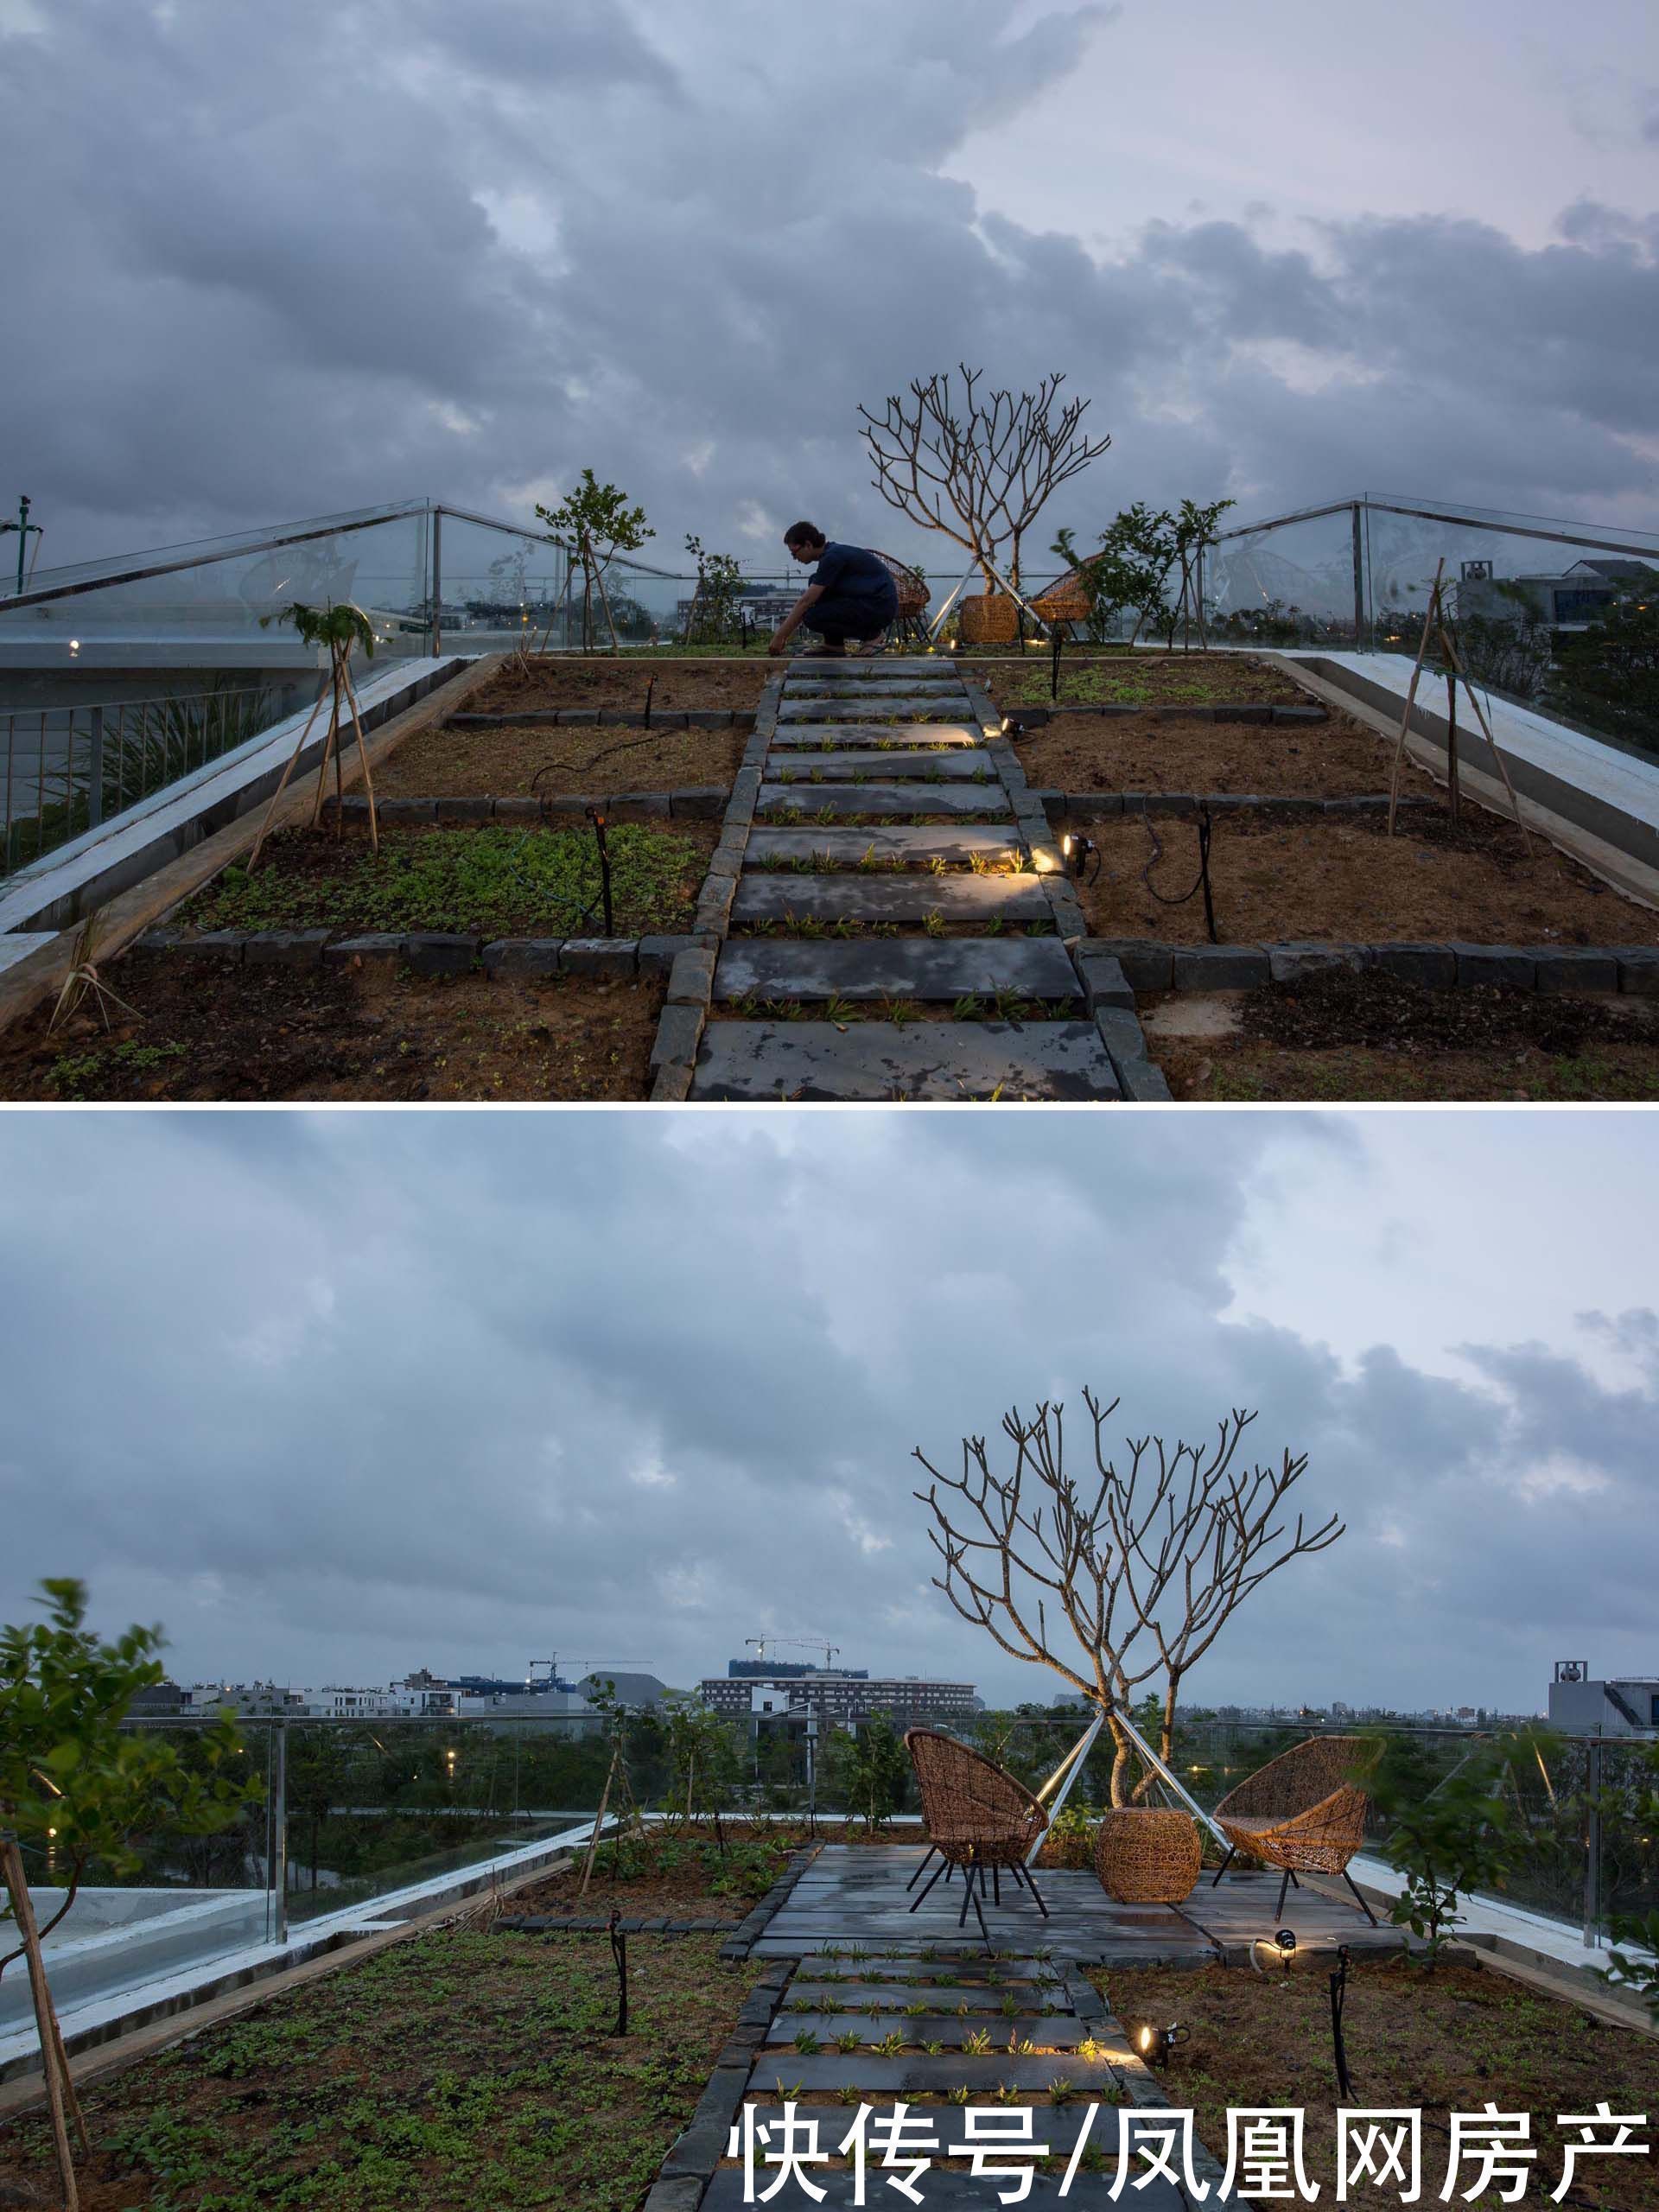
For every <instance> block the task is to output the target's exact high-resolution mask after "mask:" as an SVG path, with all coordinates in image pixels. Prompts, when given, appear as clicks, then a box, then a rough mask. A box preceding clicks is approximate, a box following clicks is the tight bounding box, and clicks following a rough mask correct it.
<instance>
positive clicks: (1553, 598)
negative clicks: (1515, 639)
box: [1458, 556, 1659, 630]
mask: <svg viewBox="0 0 1659 2212" xmlns="http://www.w3.org/2000/svg"><path fill="white" fill-rule="evenodd" d="M1481 569H1485V570H1486V571H1487V573H1486V574H1484V575H1481V574H1479V573H1472V574H1471V571H1476V572H1478V571H1479V570H1481ZM1656 587H1659V569H1653V568H1650V567H1649V565H1648V563H1646V562H1645V561H1618V560H1609V559H1606V558H1605V557H1602V556H1597V557H1596V558H1595V559H1593V560H1588V561H1575V562H1574V563H1573V566H1572V567H1571V568H1570V569H1567V570H1566V571H1565V573H1564V574H1562V575H1555V576H1510V577H1507V578H1505V579H1503V581H1502V582H1500V581H1499V580H1498V579H1497V577H1496V576H1494V575H1491V563H1490V562H1478V561H1471V562H1466V563H1465V567H1464V575H1463V580H1462V584H1461V588H1460V590H1459V600H1458V611H1459V613H1460V614H1468V615H1481V616H1485V617H1487V618H1489V619H1491V620H1497V621H1501V622H1513V621H1514V620H1515V619H1516V615H1517V614H1519V613H1522V612H1523V611H1524V612H1526V613H1531V614H1534V615H1535V616H1536V617H1537V619H1538V620H1540V621H1541V622H1548V624H1549V625H1550V626H1551V627H1552V628H1554V629H1557V630H1582V629H1586V628H1588V626H1589V625H1590V624H1591V623H1592V622H1599V621H1600V620H1601V619H1602V617H1603V616H1604V615H1605V613H1606V612H1607V610H1608V608H1609V607H1611V606H1612V605H1613V603H1614V601H1616V600H1618V599H1619V598H1622V597H1623V596H1624V595H1625V594H1628V593H1631V592H1636V591H1642V590H1646V589H1651V588H1656ZM1517 594H1518V595H1519V596H1518V599H1517V596H1516V595H1517Z"/></svg>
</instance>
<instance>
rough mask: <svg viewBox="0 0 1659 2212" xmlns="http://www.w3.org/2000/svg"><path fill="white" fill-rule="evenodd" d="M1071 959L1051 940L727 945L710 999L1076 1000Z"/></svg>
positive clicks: (749, 941)
mask: <svg viewBox="0 0 1659 2212" xmlns="http://www.w3.org/2000/svg"><path fill="white" fill-rule="evenodd" d="M1081 989H1082V987H1081V985H1080V984H1079V982H1078V981H1077V971H1076V969H1074V968H1073V967H1072V965H1071V956H1070V955H1069V954H1068V953H1067V951H1066V950H1065V947H1064V946H1063V945H1062V944H1060V943H1059V941H1058V938H1012V939H1010V938H884V939H882V940H880V941H879V942H877V943H874V944H864V943H858V942H855V943H851V944H842V943H839V942H826V941H824V940H823V939H817V940H809V941H801V940H794V941H786V942H779V940H777V939H774V938H735V939H732V940H728V943H727V944H725V945H724V946H722V948H721V954H720V957H719V960H718V961H717V963H716V964H715V998H716V999H718V1000H721V1001H727V1002H729V1001H731V1000H733V999H741V998H744V997H747V995H748V994H749V993H750V992H752V991H753V992H756V993H758V994H759V995H760V997H762V998H768V999H813V998H820V999H822V998H831V997H836V996H840V997H842V998H847V999H929V1000H951V999H959V998H962V997H964V996H967V995H974V996H976V997H982V996H988V995H990V994H992V993H993V992H996V991H1014V992H1017V993H1018V994H1019V995H1020V997H1021V998H1027V999H1072V998H1077V997H1078V996H1079V995H1081Z"/></svg>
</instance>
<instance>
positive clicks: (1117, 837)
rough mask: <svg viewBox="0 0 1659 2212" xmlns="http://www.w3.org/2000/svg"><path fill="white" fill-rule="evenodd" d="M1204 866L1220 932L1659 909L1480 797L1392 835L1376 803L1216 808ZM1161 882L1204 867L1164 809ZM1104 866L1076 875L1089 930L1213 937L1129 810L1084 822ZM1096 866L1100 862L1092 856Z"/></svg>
mask: <svg viewBox="0 0 1659 2212" xmlns="http://www.w3.org/2000/svg"><path fill="white" fill-rule="evenodd" d="M1213 818H1214V823H1215V831H1214V842H1213V843H1212V845H1211V855H1210V871H1211V884H1212V886H1213V892H1214V900H1215V909H1216V922H1217V930H1218V931H1219V933H1220V936H1221V938H1222V940H1223V942H1224V943H1225V942H1231V943H1235V944H1239V943H1255V944H1260V943H1263V942H1274V943H1281V942H1284V941H1287V940H1295V939H1303V940H1313V941H1318V942H1321V943H1329V942H1331V941H1332V940H1333V939H1344V940H1353V941H1357V942H1361V943H1370V944H1377V943H1382V942H1383V941H1385V940H1389V939H1395V940H1399V939H1405V940H1410V941H1423V940H1430V941H1442V940H1446V939H1460V940H1464V941H1466V942H1469V943H1472V944H1552V943H1555V944H1563V945H1587V944H1596V945H1612V944H1656V943H1659V914H1656V913H1655V912H1653V911H1652V910H1651V909H1650V908H1648V907H1645V906H1637V904H1636V903H1635V902H1634V900H1632V899H1625V898H1624V897H1623V896H1622V895H1621V894H1620V893H1618V892H1616V891H1613V890H1611V889H1610V888H1609V887H1607V886H1606V885H1605V884H1604V883H1602V882H1601V881H1599V879H1598V878H1596V877H1595V876H1592V874H1590V873H1589V871H1588V870H1587V869H1586V868H1580V866H1579V865H1578V863H1577V862H1576V861H1571V860H1568V859H1567V857H1566V856H1565V855H1562V854H1560V853H1558V852H1556V851H1555V850H1554V848H1553V847H1551V846H1549V845H1547V844H1545V843H1544V842H1543V841H1542V840H1541V839H1540V838H1538V837H1536V836H1535V838H1534V840H1533V850H1532V852H1531V854H1530V855H1529V854H1528V852H1527V851H1526V849H1525V847H1524V845H1523V843H1522V837H1521V833H1520V832H1519V830H1518V829H1516V827H1515V825H1514V824H1513V823H1506V822H1503V821H1502V820H1500V819H1498V818H1497V817H1495V816H1492V815H1489V814H1485V813H1482V812H1478V811H1477V810H1473V809H1467V810H1465V814H1464V817H1463V819H1462V821H1461V822H1460V823H1453V822H1452V820H1451V818H1450V817H1448V816H1446V815H1444V814H1435V813H1426V812H1424V811H1422V810H1413V811H1412V812H1411V813H1410V814H1409V815H1408V816H1406V817H1402V823H1401V826H1400V828H1399V829H1398V831H1397V833H1396V834H1395V836H1393V837H1389V836H1387V834H1386V827H1387V825H1386V820H1385V818H1384V817H1382V816H1381V815H1367V814H1359V815H1348V814H1341V815H1328V816H1319V817H1313V818H1312V819H1309V818H1308V817H1305V816H1294V817H1291V818H1289V819H1288V820H1285V819H1281V818H1278V817H1275V816H1274V813H1273V811H1272V810H1271V809H1270V808H1269V809H1262V810H1254V809H1253V810H1248V811H1240V812H1238V813H1226V814H1217V816H1215V817H1213ZM1154 828H1155V829H1156V832H1157V836H1158V838H1159V841H1160V843H1161V844H1162V847H1163V858H1162V860H1161V861H1160V862H1159V864H1158V865H1157V866H1156V867H1155V868H1154V870H1153V878H1152V880H1153V881H1154V883H1155V884H1156V885H1157V887H1158V888H1159V890H1160V892H1162V893H1165V894H1166V896H1170V895H1174V894H1178V893H1182V892H1185V891H1186V890H1188V888H1189V887H1191V886H1192V884H1193V883H1194V881H1195V880H1196V878H1197V874H1198V834H1197V829H1196V827H1195V825H1194V824H1193V823H1191V822H1186V821H1180V820H1175V819H1171V818H1169V817H1157V818H1156V819H1155V821H1154ZM1090 835H1091V836H1093V838H1094V840H1095V842H1096V845H1097V847H1098V848H1099V854H1100V873H1099V875H1098V878H1097V879H1096V880H1093V881H1090V882H1087V883H1082V884H1080V885H1079V886H1078V897H1079V898H1080V899H1081V900H1082V903H1083V908H1084V913H1085V914H1086V915H1087V917H1088V919H1089V927H1090V933H1091V934H1092V935H1095V936H1097V937H1106V938H1135V937H1142V938H1155V939H1160V940H1165V939H1167V940H1169V941H1172V942H1176V943H1183V944H1199V943H1205V942H1207V941H1208V939H1207V933H1206V931H1205V917H1204V904H1203V899H1202V897H1201V896H1198V897H1194V898H1191V899H1187V900H1186V901H1185V904H1183V905H1179V906H1166V905H1163V904H1161V903H1160V901H1159V899H1156V898H1154V895H1153V893H1151V891H1150V890H1149V889H1148V888H1147V884H1146V883H1145V881H1144V880H1142V870H1143V869H1144V868H1146V866H1147V861H1148V860H1149V859H1150V858H1151V857H1152V854H1153V845H1152V842H1151V838H1150V836H1149V835H1148V832H1147V826H1146V824H1145V823H1144V822H1142V821H1141V820H1140V819H1133V818H1129V817H1127V816H1126V817H1124V818H1122V820H1119V821H1107V822H1103V823H1097V824H1096V826H1095V827H1094V829H1092V830H1091V831H1090ZM1090 867H1092V862H1091V863H1090Z"/></svg>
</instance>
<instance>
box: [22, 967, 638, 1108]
mask: <svg viewBox="0 0 1659 2212" xmlns="http://www.w3.org/2000/svg"><path fill="white" fill-rule="evenodd" d="M107 981H108V982H109V983H110V985H111V988H113V989H115V990H117V991H118V992H119V993H120V995H121V996H122V997H123V998H124V999H125V1000H127V1001H129V1002H130V1004H131V1005H132V1006H133V1007H136V1008H137V1012H138V1014H139V1015H140V1016H142V1017H143V1018H142V1019H140V1020H134V1019H132V1018H131V1017H130V1016H129V1015H127V1014H124V1013H123V1012H122V1011H121V1009H119V1008H118V1007H111V1022H112V1024H113V1025H114V1026H113V1027H112V1028H111V1030H109V1031H107V1032H106V1031H105V1027H104V1025H103V1023H102V1022H101V1021H100V1020H99V1018H98V1015H97V1014H96V1013H95V1012H92V1011H83V1012H82V1013H80V1014H77V1015H75V1016H74V1017H73V1019H72V1020H69V1021H67V1022H66V1023H64V1024H62V1025H61V1026H60V1027H59V1029H58V1030H57V1031H56V1032H54V1033H48V1027H47V1024H48V1018H49V1013H50V1009H49V1008H48V1009H43V1010H42V1011H41V1012H39V1013H37V1014H33V1015H31V1016H30V1017H29V1019H28V1020H26V1021H23V1022H21V1023H18V1024H17V1025H16V1026H15V1027H13V1028H11V1029H9V1030H7V1031H5V1032H4V1033H3V1034H0V1097H5V1098H12V1099H59V1100H74V1099H87V1100H105V1099H107V1100H123V1101H134V1102H145V1101H153V1102H163V1101H169V1100H213V1099H226V1100H259V1099H283V1100H313V1099H367V1100H385V1101H404V1100H427V1099H430V1100H437V1101H444V1100H465V1099H491V1100H501V1101H508V1100H536V1101H539V1100H545V1099H639V1098H645V1097H647V1096H649V1095H650V1090H651V1076H650V1069H649V1065H648V1064H649V1060H650V1056H651V1048H652V1041H653V1039H654V1038H655V1035H656V1030H657V1020H658V1014H659V1013H660V1011H661V1007H662V1002H663V992H664V984H663V981H662V979H661V977H660V976H648V977H645V978H642V979H640V980H638V981H634V982H605V981H601V980H598V979H590V978H588V977H582V976H563V977H550V978H531V977H525V978H520V977H509V976H499V977H496V978H494V979H492V978H490V977H487V976H484V975H481V974H471V975H463V976H454V977H434V976H416V975H413V974H411V973H410V970H409V969H408V968H407V967H406V966H404V965H403V964H402V963H397V962H392V961H373V962H366V963H363V964H362V965H361V966H360V967H353V966H352V965H350V964H348V963H344V962H340V963H327V964H324V965H321V966H319V965H311V966H308V967H303V968H298V967H257V968H256V967H246V966H238V967H229V966H226V967H223V968H220V967H218V966H207V965H204V964H203V963H201V962H200V961H199V960H193V959H186V958H181V957H180V956H179V954H178V953H176V952H149V951H144V950H135V951H134V952H132V953H130V954H129V955H128V956H127V957H126V958H125V959H124V960H122V961H120V962H119V963H118V964H117V965H116V966H115V968H114V969H111V972H110V974H109V976H108V977H107Z"/></svg>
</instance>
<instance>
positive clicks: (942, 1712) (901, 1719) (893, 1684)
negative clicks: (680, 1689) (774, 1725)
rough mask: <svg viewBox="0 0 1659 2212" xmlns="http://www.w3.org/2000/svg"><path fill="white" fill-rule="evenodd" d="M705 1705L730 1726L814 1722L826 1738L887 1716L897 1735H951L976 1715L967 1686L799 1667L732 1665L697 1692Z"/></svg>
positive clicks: (858, 1671) (846, 1669) (971, 1691)
mask: <svg viewBox="0 0 1659 2212" xmlns="http://www.w3.org/2000/svg"><path fill="white" fill-rule="evenodd" d="M697 1687H698V1689H699V1691H700V1692H701V1694H702V1698H703V1700H704V1701H705V1702H706V1703H707V1704H709V1705H710V1706H712V1707H714V1709H715V1712H716V1713H720V1714H721V1715H722V1716H723V1717H724V1718H725V1719H728V1720H740V1721H747V1722H749V1723H751V1724H753V1725H754V1726H760V1725H761V1724H762V1723H764V1722H766V1721H785V1722H788V1721H799V1722H801V1723H803V1724H804V1722H805V1721H806V1720H808V1719H816V1720H817V1723H818V1725H819V1727H820V1728H821V1729H823V1730H824V1731H825V1732H828V1731H829V1730H830V1729H832V1728H848V1729H856V1728H857V1726H858V1725H859V1723H860V1722H861V1721H864V1720H868V1719H870V1718H871V1717H872V1716H873V1715H874V1714H875V1713H885V1714H886V1715H887V1718H888V1719H890V1720H891V1721H892V1723H893V1726H894V1727H895V1728H900V1729H903V1728H915V1727H930V1726H931V1727H946V1728H950V1727H956V1726H961V1725H962V1724H963V1723H964V1722H966V1721H969V1720H971V1719H972V1718H973V1716H974V1714H975V1713H976V1712H977V1711H979V1710H981V1707H980V1704H979V1700H978V1699H977V1698H976V1696H975V1694H974V1685H973V1684H972V1683H971V1682H939V1681H930V1680H927V1679H925V1678H924V1677H922V1676H919V1675H897V1676H885V1677H880V1676H879V1677H877V1678H875V1679H874V1680H873V1679H872V1678H871V1675H870V1673H869V1670H868V1668H853V1667H817V1666H803V1665H801V1664H799V1663H798V1662H795V1661H779V1662H776V1663H773V1662H771V1661H756V1660H748V1659H734V1660H732V1661H731V1662H729V1664H728V1669H727V1672H726V1673H725V1674H724V1675H705V1676H704V1678H703V1680H702V1681H701V1682H700V1683H699V1684H698V1686H697Z"/></svg>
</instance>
